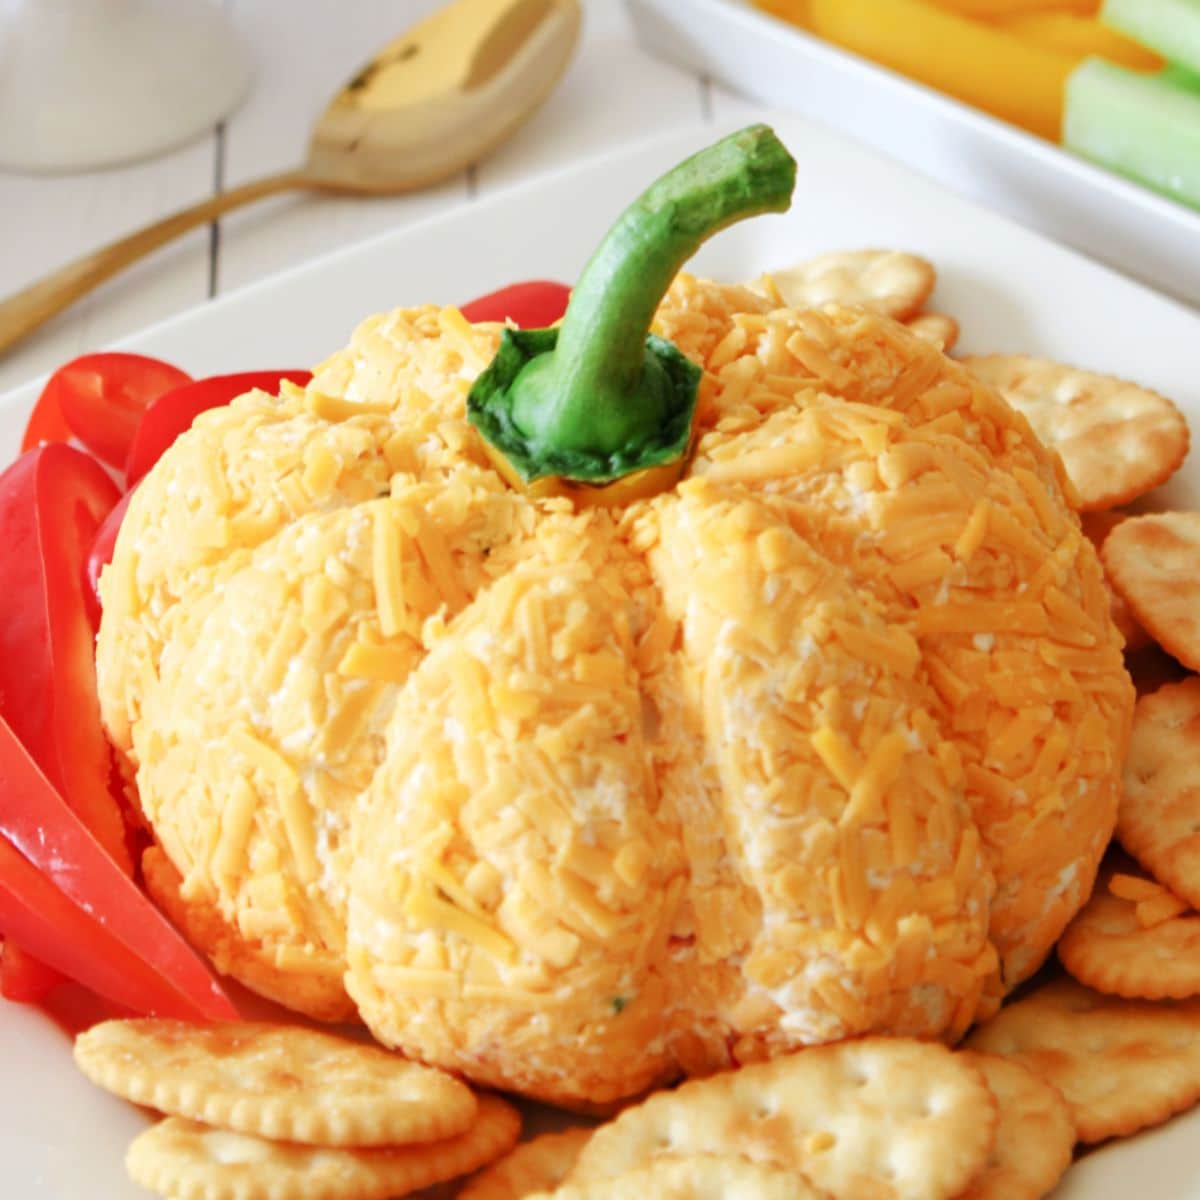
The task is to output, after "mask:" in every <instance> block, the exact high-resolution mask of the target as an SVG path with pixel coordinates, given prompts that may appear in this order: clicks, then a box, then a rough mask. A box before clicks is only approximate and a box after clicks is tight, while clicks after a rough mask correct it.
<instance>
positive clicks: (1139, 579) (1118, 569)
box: [1100, 512, 1200, 671]
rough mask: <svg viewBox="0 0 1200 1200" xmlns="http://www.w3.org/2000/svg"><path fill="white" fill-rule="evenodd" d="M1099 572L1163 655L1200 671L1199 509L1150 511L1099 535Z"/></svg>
mask: <svg viewBox="0 0 1200 1200" xmlns="http://www.w3.org/2000/svg"><path fill="white" fill-rule="evenodd" d="M1100 557H1101V560H1102V561H1103V563H1104V571H1105V574H1106V575H1107V576H1108V578H1109V579H1110V580H1111V582H1112V585H1113V587H1114V588H1115V589H1116V591H1117V593H1118V595H1120V596H1121V598H1122V599H1123V600H1124V601H1125V603H1126V604H1127V605H1128V606H1129V609H1130V612H1132V614H1133V616H1134V617H1135V619H1136V620H1137V621H1138V622H1139V623H1140V624H1141V625H1142V626H1143V627H1144V628H1145V629H1146V631H1147V632H1148V633H1149V634H1150V636H1151V637H1152V638H1154V640H1155V641H1156V642H1157V643H1158V644H1159V645H1160V646H1161V647H1162V648H1163V649H1164V650H1166V651H1167V653H1168V654H1171V655H1174V657H1175V658H1177V659H1178V660H1179V661H1180V662H1181V663H1183V664H1184V665H1185V666H1187V667H1190V668H1191V669H1192V670H1193V671H1200V513H1178V512H1170V513H1151V514H1150V515H1148V516H1144V517H1131V518H1130V519H1129V520H1128V521H1123V522H1122V523H1121V524H1120V525H1118V526H1117V527H1116V528H1115V529H1113V531H1112V532H1111V533H1110V534H1109V535H1108V537H1106V538H1105V539H1104V545H1103V547H1102V548H1101V550H1100Z"/></svg>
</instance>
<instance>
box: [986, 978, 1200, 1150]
mask: <svg viewBox="0 0 1200 1200" xmlns="http://www.w3.org/2000/svg"><path fill="white" fill-rule="evenodd" d="M967 1045H968V1046H969V1047H970V1048H971V1049H972V1050H982V1051H984V1052H986V1053H989V1054H999V1055H1002V1056H1004V1057H1005V1058H1011V1059H1014V1060H1015V1061H1016V1062H1018V1063H1020V1064H1021V1065H1022V1066H1024V1067H1027V1068H1028V1069H1029V1070H1030V1071H1032V1072H1033V1073H1034V1074H1035V1075H1039V1076H1040V1077H1041V1078H1042V1079H1045V1080H1046V1081H1047V1082H1048V1083H1051V1084H1053V1085H1054V1086H1055V1087H1056V1088H1058V1090H1059V1091H1060V1092H1061V1093H1062V1095H1063V1098H1064V1099H1065V1100H1066V1102H1067V1105H1068V1107H1069V1108H1070V1110H1071V1119H1072V1120H1073V1121H1074V1123H1075V1128H1076V1131H1077V1132H1078V1134H1079V1139H1080V1141H1084V1142H1101V1141H1104V1140H1105V1139H1106V1138H1110V1137H1125V1136H1127V1135H1128V1134H1131V1133H1136V1132H1137V1130H1139V1129H1145V1128H1147V1127H1148V1126H1151V1125H1158V1124H1161V1123H1162V1122H1163V1121H1165V1120H1167V1119H1168V1118H1169V1117H1172V1116H1174V1115H1175V1113H1177V1112H1182V1111H1183V1110H1184V1109H1186V1108H1190V1107H1191V1106H1192V1105H1193V1104H1195V1103H1196V1101H1197V1100H1200V1002H1198V1001H1194V1000H1192V1001H1180V1002H1178V1003H1172V1002H1162V1003H1158V1004H1150V1003H1146V1002H1143V1001H1137V1000H1124V999H1120V998H1118V997H1115V996H1103V995H1101V994H1100V993H1099V992H1093V991H1090V990H1089V989H1087V988H1085V987H1082V986H1081V985H1080V984H1078V983H1076V982H1075V981H1074V980H1072V979H1062V980H1056V981H1055V982H1054V983H1050V984H1047V985H1046V986H1044V987H1040V988H1037V989H1036V990H1034V991H1032V992H1030V993H1029V994H1028V995H1027V996H1025V997H1024V998H1023V999H1021V1000H1018V1001H1017V1002H1016V1003H1015V1004H1010V1005H1008V1006H1007V1007H1005V1008H1003V1009H1001V1010H1000V1012H999V1013H998V1014H997V1015H996V1016H995V1017H993V1018H992V1019H991V1020H990V1021H988V1022H987V1023H986V1024H984V1025H982V1026H980V1027H979V1028H978V1029H977V1030H976V1031H975V1032H974V1033H973V1034H972V1035H971V1036H970V1038H969V1039H968V1041H967Z"/></svg>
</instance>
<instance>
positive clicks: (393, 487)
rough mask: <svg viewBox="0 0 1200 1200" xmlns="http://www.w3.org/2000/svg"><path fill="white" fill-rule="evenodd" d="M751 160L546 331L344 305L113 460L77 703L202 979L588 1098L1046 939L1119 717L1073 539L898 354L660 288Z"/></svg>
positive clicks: (1037, 482) (689, 175)
mask: <svg viewBox="0 0 1200 1200" xmlns="http://www.w3.org/2000/svg"><path fill="white" fill-rule="evenodd" d="M793 176H794V164H792V163H791V160H790V158H789V157H788V156H787V154H786V151H784V150H783V148H782V147H781V146H779V144H778V142H777V141H776V140H775V139H774V136H773V135H772V134H771V133H770V131H769V130H765V129H763V128H761V127H759V128H755V129H752V130H747V131H743V132H742V133H741V134H738V135H734V136H733V137H732V138H729V139H726V140H725V141H724V142H722V143H719V144H718V145H717V146H715V147H712V148H710V149H709V150H708V151H705V152H703V153H702V154H701V155H699V156H697V158H696V159H693V160H689V162H687V163H684V164H682V165H681V166H680V167H678V168H676V169H675V170H674V171H672V172H671V173H669V174H668V175H667V176H665V177H664V178H663V179H662V180H660V181H659V182H658V183H657V184H655V185H654V186H653V187H652V188H651V189H650V190H649V191H648V192H647V193H646V194H645V195H644V196H643V197H641V198H640V200H639V201H638V202H637V203H636V204H635V205H634V206H633V207H632V208H631V209H630V210H628V211H627V213H626V214H625V215H624V216H623V217H622V218H621V220H620V221H619V222H618V224H617V226H615V227H614V230H613V231H612V232H611V233H610V235H609V237H608V239H606V241H605V243H604V244H603V245H602V246H601V248H600V250H599V251H598V252H597V254H596V256H595V257H594V258H593V261H592V263H591V264H589V267H588V268H587V270H586V271H585V272H584V274H583V276H582V278H581V280H580V282H579V284H578V285H577V287H576V289H575V292H574V294H573V296H572V300H571V305H570V308H569V309H568V313H567V316H566V318H565V320H564V322H563V324H562V326H561V328H559V329H557V330H538V331H518V330H513V329H508V330H504V331H501V330H498V329H497V328H496V327H494V326H478V327H475V326H471V325H468V324H467V323H466V322H465V321H463V319H462V318H461V315H460V314H458V313H457V311H456V310H453V309H446V310H437V309H433V308H425V309H417V310H408V311H401V312H398V313H394V314H391V315H390V316H387V317H382V318H374V319H372V320H370V321H368V322H366V323H365V324H364V325H363V326H362V327H361V328H360V329H359V330H358V331H357V332H356V334H355V335H354V338H353V340H352V342H351V345H350V346H349V348H348V349H347V350H345V351H343V352H342V353H340V354H338V355H335V356H334V357H333V358H332V359H330V360H329V361H328V362H327V363H325V364H323V366H322V367H320V368H318V370H317V372H316V375H315V377H314V379H313V381H312V383H311V384H310V385H309V386H308V388H307V389H304V390H301V389H298V388H292V387H290V386H289V387H285V389H284V392H283V394H282V395H281V396H280V397H279V398H269V397H263V396H260V395H255V396H250V397H245V398H243V399H241V400H239V401H237V402H235V404H234V405H233V406H231V407H230V408H229V409H227V410H223V411H218V412H214V413H213V414H209V415H208V416H206V417H202V418H200V420H199V421H198V422H197V424H196V426H195V427H194V428H193V430H192V431H190V432H189V433H187V434H185V435H184V436H183V437H181V438H180V439H179V441H178V442H177V443H176V445H175V446H174V447H173V448H172V449H171V450H170V451H168V452H167V454H165V455H164V456H163V458H162V460H161V462H160V464H159V465H158V466H157V467H156V468H155V469H154V470H153V471H152V472H151V474H150V475H149V476H148V477H147V479H146V481H145V483H144V484H143V486H142V488H141V489H140V490H139V492H138V494H137V496H136V497H135V499H134V501H133V503H132V504H131V506H130V510H129V516H128V518H127V520H126V522H125V525H124V526H123V527H122V530H121V534H120V537H119V538H118V542H117V547H116V553H115V556H114V560H113V563H112V565H111V567H110V568H108V569H107V571H106V572H105V575H104V578H103V580H102V588H103V591H104V599H105V601H106V605H105V611H104V618H103V624H102V627H101V634H100V641H99V650H98V655H99V678H100V683H101V699H102V706H103V712H104V716H105V720H106V722H107V724H108V728H109V730H110V733H111V735H112V737H113V739H114V742H115V743H116V745H117V746H118V748H119V750H120V751H121V752H122V754H123V755H124V756H125V759H126V761H127V764H128V767H129V769H130V772H131V773H132V774H133V775H134V776H135V778H136V783H137V788H138V792H139V795H140V802H141V806H142V810H143V812H144V813H145V815H146V817H147V819H148V821H149V823H150V825H151V827H152V828H153V831H154V834H155V836H156V839H157V841H158V843H159V847H160V849H159V850H158V851H156V853H160V854H163V855H165V856H166V858H167V859H169V862H170V865H171V867H172V868H173V870H174V872H175V873H176V875H177V883H176V885H175V892H176V893H177V894H172V896H171V897H169V898H168V899H169V900H170V903H169V904H168V907H170V908H171V909H172V911H181V912H185V913H186V912H189V911H190V912H192V913H195V914H196V915H197V917H199V916H200V915H201V914H203V915H206V916H207V918H208V919H207V921H205V920H200V919H197V920H196V921H195V922H194V925H193V923H191V922H189V921H187V920H185V921H184V924H185V927H186V928H188V929H189V930H193V932H192V936H193V937H195V938H196V940H198V941H199V942H200V943H201V944H202V945H204V946H205V948H207V949H208V950H209V952H210V954H213V955H214V956H215V955H216V953H217V950H216V945H217V943H218V942H219V945H220V961H221V965H222V967H223V969H226V970H229V971H231V972H232V973H234V974H238V975H239V976H240V977H241V978H243V979H244V981H246V982H247V983H248V984H249V986H252V987H255V988H256V989H257V990H259V991H263V992H265V993H267V994H270V995H273V996H275V997H276V998H277V999H281V1000H283V1001H284V1002H285V1003H288V1004H290V1005H291V1006H292V1007H294V1008H296V1009H298V1010H300V1011H303V1012H306V1013H308V1014H310V1015H313V1016H317V1017H322V1018H327V1019H335V1018H342V1017H345V1016H346V1015H347V1014H348V1013H350V1012H353V1011H355V1010H356V1011H357V1013H358V1014H359V1015H360V1016H361V1018H362V1020H363V1021H364V1022H365V1023H366V1024H367V1025H368V1026H369V1027H370V1029H371V1031H372V1032H373V1033H374V1034H375V1035H376V1037H378V1038H379V1040H381V1041H382V1042H384V1043H385V1044H387V1045H389V1046H393V1047H396V1048H398V1049H399V1050H401V1051H403V1052H404V1053H405V1054H407V1055H410V1056H412V1057H414V1058H418V1059H422V1060H424V1061H427V1062H430V1063H434V1064H437V1065H440V1066H443V1067H447V1068H449V1069H452V1070H455V1071H459V1072H461V1073H463V1074H464V1075H466V1076H467V1077H468V1078H470V1079H472V1080H474V1081H476V1082H478V1083H481V1084H485V1085H489V1086H496V1087H502V1088H506V1089H511V1090H515V1091H519V1092H523V1093H525V1094H528V1095H534V1096H539V1097H542V1098H545V1099H549V1100H552V1101H557V1102H560V1103H565V1104H572V1105H584V1106H586V1105H597V1104H607V1103H610V1102H612V1101H615V1100H619V1099H621V1098H623V1097H626V1096H630V1095H633V1094H636V1093H637V1092H640V1091H642V1090H644V1089H646V1088H647V1087H650V1086H653V1085H655V1084H657V1083H660V1082H662V1081H664V1080H667V1079H669V1078H671V1077H673V1076H675V1075H678V1074H680V1073H681V1072H682V1073H703V1072H707V1071H711V1070H713V1069H716V1068H719V1067H723V1066H727V1065H730V1064H733V1063H739V1062H747V1061H753V1060H758V1059H763V1058H768V1057H771V1056H774V1055H777V1054H780V1053H784V1052H787V1051H789V1050H792V1049H795V1048H797V1047H799V1046H803V1045H807V1044H812V1043H818V1042H826V1041H831V1040H836V1039H840V1038H845V1037H848V1036H853V1035H856V1034H863V1033H868V1032H889V1033H895V1034H906V1035H917V1036H932V1037H944V1038H947V1039H953V1038H956V1037H958V1036H960V1035H961V1034H962V1033H963V1032H964V1031H965V1030H966V1028H967V1027H968V1025H969V1024H970V1023H971V1022H972V1021H973V1020H975V1019H976V1018H978V1017H980V1016H982V1015H985V1014H987V1013H989V1012H991V1011H992V1010H993V1009H994V1008H995V1006H996V1004H997V1003H998V1001H999V999H1000V998H1001V997H1002V996H1003V995H1004V993H1005V992H1006V991H1007V990H1009V989H1011V988H1012V987H1013V986H1015V985H1016V984H1017V983H1019V982H1020V981H1021V980H1022V979H1024V978H1026V977H1028V976H1029V975H1030V974H1031V973H1032V972H1033V971H1034V970H1036V968H1037V967H1038V966H1039V965H1040V964H1041V962H1042V961H1043V960H1044V958H1045V957H1046V955H1047V953H1048V952H1049V950H1050V948H1051V946H1052V945H1053V943H1054V941H1055V939H1056V938H1057V937H1058V935H1059V934H1060V933H1061V931H1062V929H1063V928H1064V927H1065V925H1066V924H1067V922H1068V921H1069V920H1070V919H1071V917H1072V916H1073V915H1074V914H1075V912H1077V911H1078V909H1079V908H1080V907H1081V906H1082V904H1083V903H1084V901H1085V899H1086V898H1087V896H1088V894H1089V892H1090V890H1091V887H1092V882H1093V879H1094V876H1095V872H1096V869H1097V866H1098V863H1099V860H1100V857H1101V855H1102V853H1103V850H1104V847H1105V846H1106V844H1107V842H1108V841H1109V838H1110V836H1111V833H1112V829H1113V825H1114V821H1115V814H1116V804H1117V785H1118V780H1119V777H1120V769H1121V765H1122V761H1123V757H1124V753H1125V745H1126V741H1127V737H1128V731H1129V724H1130V719H1131V712H1132V703H1133V690H1132V686H1131V684H1130V681H1129V679H1128V676H1127V675H1126V674H1125V671H1124V667H1123V662H1122V656H1121V642H1120V637H1119V635H1118V633H1117V632H1116V630H1115V629H1114V628H1113V626H1112V624H1111V621H1110V619H1109V615H1108V614H1109V603H1108V596H1107V592H1106V590H1105V585H1104V582H1103V576H1102V574H1101V570H1100V567H1099V564H1098V561H1097V558H1096V554H1095V552H1094V550H1093V548H1092V546H1091V544H1090V542H1088V541H1087V540H1086V539H1085V538H1084V537H1083V536H1082V534H1081V532H1080V527H1079V521H1078V519H1077V517H1076V516H1075V514H1074V513H1073V512H1072V511H1071V509H1070V507H1069V505H1068V502H1067V500H1066V498H1065V494H1064V482H1063V478H1062V475H1061V468H1060V466H1059V464H1058V461H1057V459H1056V458H1054V456H1052V455H1051V454H1049V453H1048V452H1047V451H1046V450H1044V449H1043V448H1042V446H1041V445H1040V444H1039V443H1038V442H1037V440H1036V439H1035V438H1034V436H1033V434H1032V432H1031V430H1030V428H1029V426H1028V424H1027V423H1026V421H1025V420H1024V418H1022V417H1021V416H1019V415H1018V414H1016V413H1014V412H1013V411H1012V410H1011V409H1009V408H1008V407H1007V406H1006V405H1005V403H1004V402H1003V401H1002V400H1001V399H1000V398H999V397H998V396H997V395H996V393H994V392H993V391H991V390H990V389H989V388H988V387H986V386H985V385H984V384H982V383H980V382H978V381H976V380H974V379H973V378H972V377H971V376H970V375H968V374H967V373H966V372H965V371H964V370H963V369H962V368H961V367H959V366H958V365H956V364H955V363H953V362H951V361H950V360H948V359H946V358H945V357H944V356H943V355H942V354H941V353H940V352H939V351H938V350H937V349H936V348H935V347H933V346H932V345H931V344H929V343H927V342H923V341H921V340H920V339H918V338H916V337H914V336H913V335H912V334H910V333H909V332H908V331H907V330H905V329H904V328H903V327H902V326H899V325H897V324H894V323H893V322H891V321H890V320H888V319H887V318H885V317H882V316H879V315H876V314H872V313H870V312H867V311H865V310H857V309H846V308H836V307H826V308H821V309H810V310H794V309H789V308H781V307H777V306H776V305H775V304H774V303H773V301H772V300H771V299H769V298H767V297H765V296H764V295H762V294H759V293H758V292H752V291H750V290H748V289H744V288H740V287H731V286H723V285H718V284H714V283H708V282H706V281H703V280H700V279H697V278H694V277H691V276H687V275H680V274H678V270H679V267H680V266H681V264H682V263H683V262H684V261H685V260H686V258H687V257H688V256H689V255H690V254H691V253H692V252H693V251H694V250H695V248H696V246H697V245H698V244H699V242H700V241H702V240H703V239H704V238H705V237H706V236H708V235H709V234H710V233H712V232H715V231H716V230H717V229H719V228H722V227H723V226H724V225H726V224H728V223H730V221H732V220H736V219H739V218H740V217H743V216H747V215H750V214H751V213H754V212H762V211H767V210H772V209H780V208H783V207H786V203H787V199H788V196H789V195H790V191H791V187H792V181H793ZM672 281H673V282H672ZM664 292H665V295H664ZM648 328H649V329H650V330H651V333H650V336H649V337H648V336H647V330H648ZM160 875H161V872H156V877H158V876H160ZM213 914H215V917H216V921H217V925H216V926H215V927H216V928H217V929H219V937H218V935H217V934H214V933H212V932H211V931H212V930H213V929H214V918H213ZM205 930H208V931H209V932H207V933H206V932H204V931H205ZM231 947H232V949H231Z"/></svg>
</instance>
